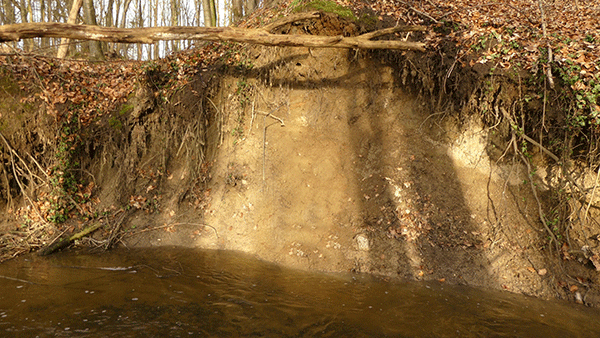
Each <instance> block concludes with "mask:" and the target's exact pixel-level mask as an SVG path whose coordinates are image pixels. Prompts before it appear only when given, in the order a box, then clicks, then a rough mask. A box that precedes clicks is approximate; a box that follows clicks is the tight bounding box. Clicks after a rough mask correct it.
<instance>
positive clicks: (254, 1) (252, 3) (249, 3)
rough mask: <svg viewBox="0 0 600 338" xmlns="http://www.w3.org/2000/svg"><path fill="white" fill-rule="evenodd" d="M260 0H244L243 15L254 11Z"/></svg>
mask: <svg viewBox="0 0 600 338" xmlns="http://www.w3.org/2000/svg"><path fill="white" fill-rule="evenodd" d="M259 3H260V0H246V11H245V12H244V15H250V13H252V12H254V10H255V9H257V8H258V5H259Z"/></svg>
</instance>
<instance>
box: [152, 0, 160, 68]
mask: <svg viewBox="0 0 600 338" xmlns="http://www.w3.org/2000/svg"><path fill="white" fill-rule="evenodd" d="M158 5H159V3H158V0H155V1H154V8H153V9H154V27H158ZM152 51H153V52H154V55H153V58H154V60H157V59H158V58H159V57H160V55H159V53H158V41H156V42H155V43H154V48H153V50H152Z"/></svg>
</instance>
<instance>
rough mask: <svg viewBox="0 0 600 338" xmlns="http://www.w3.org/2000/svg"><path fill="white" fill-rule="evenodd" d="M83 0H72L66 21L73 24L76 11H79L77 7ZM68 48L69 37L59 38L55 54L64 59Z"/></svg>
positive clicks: (79, 6)
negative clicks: (58, 45)
mask: <svg viewBox="0 0 600 338" xmlns="http://www.w3.org/2000/svg"><path fill="white" fill-rule="evenodd" d="M82 3H83V0H74V1H73V6H71V11H70V12H69V18H68V19H67V23H70V24H74V23H75V19H77V13H79V9H80V8H81V4H82ZM68 50H69V39H61V40H60V47H59V48H58V54H57V55H56V57H57V58H59V59H64V57H65V56H67V51H68Z"/></svg>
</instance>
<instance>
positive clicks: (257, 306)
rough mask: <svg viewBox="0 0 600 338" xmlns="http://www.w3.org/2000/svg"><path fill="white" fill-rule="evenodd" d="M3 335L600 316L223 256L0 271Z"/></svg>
mask: <svg viewBox="0 0 600 338" xmlns="http://www.w3.org/2000/svg"><path fill="white" fill-rule="evenodd" d="M0 288H1V290H2V291H1V293H0V336H11V337H19V336H22V337H25V336H26V337H34V336H39V337H45V336H55V337H100V336H104V337H159V336H164V337H166V336H169V337H184V336H185V337H187V336H201V337H263V336H266V337H599V336H600V320H599V319H600V312H599V311H597V310H596V309H590V308H585V307H582V306H578V305H576V304H567V303H560V302H550V301H542V300H539V299H535V298H530V297H525V296H522V295H516V294H510V293H507V292H490V291H482V290H478V289H473V288H468V287H458V286H449V285H445V284H443V283H437V282H436V283H428V284H426V283H417V282H403V281H392V282H390V281H384V280H381V279H377V278H374V277H371V276H366V275H355V274H324V273H308V272H303V271H299V270H290V269H285V268H281V267H279V266H277V265H274V264H269V263H265V262H262V261H259V260H256V259H253V258H252V257H250V256H247V255H244V254H240V253H234V252H226V251H199V250H191V249H179V248H160V249H135V250H125V249H120V250H115V251H111V252H108V253H102V254H93V255H92V254H85V253H73V252H71V253H60V254H57V255H54V256H51V257H47V258H42V257H37V256H29V257H22V258H20V259H17V260H13V261H9V262H6V263H4V264H2V265H0Z"/></svg>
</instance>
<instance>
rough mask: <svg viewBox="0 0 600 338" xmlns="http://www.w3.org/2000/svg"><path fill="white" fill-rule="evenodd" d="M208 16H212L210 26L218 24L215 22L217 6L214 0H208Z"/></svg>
mask: <svg viewBox="0 0 600 338" xmlns="http://www.w3.org/2000/svg"><path fill="white" fill-rule="evenodd" d="M209 4H210V16H211V18H212V27H216V26H218V25H217V23H218V21H217V6H216V4H215V0H210V1H209Z"/></svg>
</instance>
